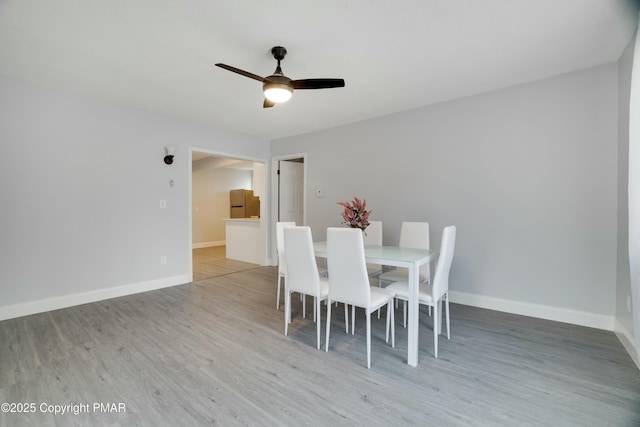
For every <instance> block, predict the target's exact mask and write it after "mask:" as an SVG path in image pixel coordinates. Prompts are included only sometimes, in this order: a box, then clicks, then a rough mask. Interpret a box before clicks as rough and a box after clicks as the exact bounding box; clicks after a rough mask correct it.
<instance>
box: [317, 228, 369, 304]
mask: <svg viewBox="0 0 640 427" xmlns="http://www.w3.org/2000/svg"><path fill="white" fill-rule="evenodd" d="M327 269H328V270H329V298H330V299H331V300H334V301H340V302H343V303H345V304H350V305H355V306H358V307H367V306H368V305H369V302H370V300H371V291H370V289H369V276H368V274H367V265H366V262H365V257H364V244H363V240H362V231H361V230H360V229H358V228H337V227H329V228H328V229H327Z"/></svg>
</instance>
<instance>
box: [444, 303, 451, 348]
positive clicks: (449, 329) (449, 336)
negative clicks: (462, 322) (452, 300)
mask: <svg viewBox="0 0 640 427" xmlns="http://www.w3.org/2000/svg"><path fill="white" fill-rule="evenodd" d="M444 297H445V298H446V299H445V310H446V318H447V339H451V327H450V325H449V322H450V320H449V294H444Z"/></svg>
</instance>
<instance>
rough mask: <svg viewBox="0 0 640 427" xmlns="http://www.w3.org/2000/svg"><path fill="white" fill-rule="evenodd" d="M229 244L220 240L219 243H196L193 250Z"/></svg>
mask: <svg viewBox="0 0 640 427" xmlns="http://www.w3.org/2000/svg"><path fill="white" fill-rule="evenodd" d="M226 244H227V242H226V241H225V240H218V241H217V242H202V243H194V244H192V245H191V247H192V248H193V249H202V248H210V247H212V246H224V245H226Z"/></svg>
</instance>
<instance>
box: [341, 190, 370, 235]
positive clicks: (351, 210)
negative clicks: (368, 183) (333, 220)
mask: <svg viewBox="0 0 640 427" xmlns="http://www.w3.org/2000/svg"><path fill="white" fill-rule="evenodd" d="M337 204H338V205H340V206H344V212H342V219H344V221H343V222H342V223H343V224H347V225H348V226H349V227H351V228H359V229H361V230H362V231H364V230H365V229H366V228H367V227H368V226H369V215H370V214H371V211H367V210H366V209H367V201H366V200H365V199H362V200H360V199H358V198H357V197H354V198H353V200H352V201H351V202H338V203H337Z"/></svg>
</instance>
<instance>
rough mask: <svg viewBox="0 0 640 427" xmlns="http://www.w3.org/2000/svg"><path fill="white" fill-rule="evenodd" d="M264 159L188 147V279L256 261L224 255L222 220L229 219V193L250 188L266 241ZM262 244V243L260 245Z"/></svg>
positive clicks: (226, 271) (244, 267)
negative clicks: (256, 200)
mask: <svg viewBox="0 0 640 427" xmlns="http://www.w3.org/2000/svg"><path fill="white" fill-rule="evenodd" d="M264 166H265V161H264V160H258V159H251V158H239V157H230V156H228V155H224V154H220V153H215V152H211V151H206V150H199V149H193V148H192V149H191V162H190V168H189V211H190V215H189V219H190V221H189V243H190V246H189V249H190V250H189V255H190V257H189V264H190V281H192V282H193V281H198V280H204V279H208V278H211V277H216V276H220V275H224V274H229V273H233V272H237V271H242V270H247V269H250V268H256V267H257V266H258V264H254V263H252V262H244V261H242V260H235V259H229V258H227V254H226V243H227V242H226V223H227V221H226V220H227V219H228V218H230V204H229V192H230V191H231V190H235V189H246V190H254V191H255V192H256V195H259V197H260V200H261V202H262V203H261V207H260V211H261V213H260V216H261V217H262V218H261V219H259V220H258V221H259V222H260V225H259V230H258V229H256V230H257V231H259V232H260V233H261V234H262V237H258V238H257V240H262V241H263V242H264V241H266V238H265V235H266V228H267V227H266V226H265V225H264V224H266V223H268V222H267V221H268V215H267V213H268V209H267V203H268V202H267V197H266V194H264V188H265V185H264V182H265V181H266V179H267V176H266V174H265V172H266V168H265V167H264ZM262 246H264V247H265V249H266V246H265V245H264V244H262ZM264 252H265V253H266V250H265V251H264Z"/></svg>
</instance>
